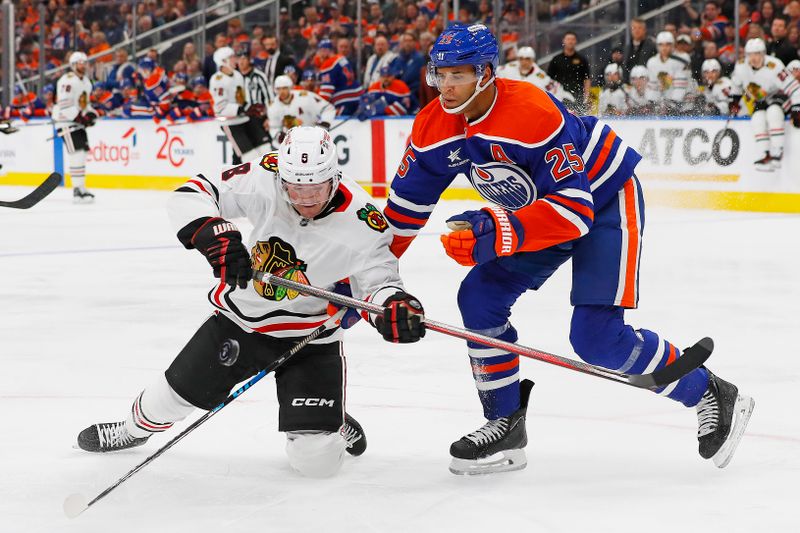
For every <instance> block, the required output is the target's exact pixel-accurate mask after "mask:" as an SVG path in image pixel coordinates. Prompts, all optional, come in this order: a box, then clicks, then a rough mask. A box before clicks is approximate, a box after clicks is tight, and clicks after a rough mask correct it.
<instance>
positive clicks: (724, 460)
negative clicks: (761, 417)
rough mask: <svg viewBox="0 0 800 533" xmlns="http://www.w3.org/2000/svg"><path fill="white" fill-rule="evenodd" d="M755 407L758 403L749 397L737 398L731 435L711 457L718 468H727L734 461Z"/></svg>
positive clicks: (740, 396)
mask: <svg viewBox="0 0 800 533" xmlns="http://www.w3.org/2000/svg"><path fill="white" fill-rule="evenodd" d="M755 406H756V402H755V401H754V400H753V399H752V398H750V397H749V396H742V395H739V396H737V397H736V404H735V405H734V407H733V425H732V426H731V431H730V434H729V435H728V438H727V439H725V444H723V445H722V447H721V448H720V449H719V451H718V452H717V453H715V454H714V455H713V456H712V457H711V460H712V461H714V465H716V467H717V468H725V467H726V466H728V463H730V462H731V459H733V454H734V452H736V447H737V446H739V441H740V440H742V436H743V435H744V430H745V429H746V428H747V423H748V422H749V421H750V415H752V414H753V409H754V408H755Z"/></svg>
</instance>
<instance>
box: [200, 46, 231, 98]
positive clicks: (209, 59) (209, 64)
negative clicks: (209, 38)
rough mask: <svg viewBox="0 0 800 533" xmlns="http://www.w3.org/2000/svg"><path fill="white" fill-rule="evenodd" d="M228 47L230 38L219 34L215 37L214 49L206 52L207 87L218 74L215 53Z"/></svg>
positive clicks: (204, 67) (204, 63)
mask: <svg viewBox="0 0 800 533" xmlns="http://www.w3.org/2000/svg"><path fill="white" fill-rule="evenodd" d="M223 46H228V36H227V35H225V34H224V33H218V34H216V35H215V36H214V44H213V48H212V49H211V50H210V51H207V52H206V57H205V59H203V76H204V77H205V78H206V87H208V85H207V83H208V80H210V79H211V76H213V75H214V73H216V72H217V64H216V63H214V51H215V50H218V49H220V48H222V47H223Z"/></svg>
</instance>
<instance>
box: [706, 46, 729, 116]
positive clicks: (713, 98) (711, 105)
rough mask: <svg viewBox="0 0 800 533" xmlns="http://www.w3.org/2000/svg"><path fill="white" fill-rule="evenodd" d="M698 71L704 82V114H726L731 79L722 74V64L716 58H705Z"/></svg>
mask: <svg viewBox="0 0 800 533" xmlns="http://www.w3.org/2000/svg"><path fill="white" fill-rule="evenodd" d="M700 71H701V72H702V74H703V81H704V82H705V86H704V91H703V97H704V98H705V102H706V114H709V115H727V114H728V112H729V107H730V101H731V80H730V79H729V78H727V77H725V76H723V75H722V65H720V63H719V61H717V60H716V59H706V60H705V61H703V64H702V66H701V67H700Z"/></svg>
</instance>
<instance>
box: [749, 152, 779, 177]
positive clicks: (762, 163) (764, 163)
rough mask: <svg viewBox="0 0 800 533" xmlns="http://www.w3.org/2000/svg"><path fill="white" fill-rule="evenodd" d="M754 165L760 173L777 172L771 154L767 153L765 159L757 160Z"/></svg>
mask: <svg viewBox="0 0 800 533" xmlns="http://www.w3.org/2000/svg"><path fill="white" fill-rule="evenodd" d="M753 165H755V169H756V170H758V171H759V172H772V171H773V170H775V167H774V166H773V160H772V156H770V155H769V152H765V153H764V157H762V158H761V159H759V160H757V161H756V162H755V163H753Z"/></svg>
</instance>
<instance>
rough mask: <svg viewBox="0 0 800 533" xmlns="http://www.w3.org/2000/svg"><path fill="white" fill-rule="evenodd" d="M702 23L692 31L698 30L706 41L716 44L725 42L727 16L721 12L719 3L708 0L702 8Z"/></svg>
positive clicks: (720, 44)
mask: <svg viewBox="0 0 800 533" xmlns="http://www.w3.org/2000/svg"><path fill="white" fill-rule="evenodd" d="M702 20H703V25H702V26H701V27H699V28H696V29H695V30H694V31H695V32H697V31H699V32H700V35H702V37H703V39H705V40H706V41H714V42H715V43H717V46H722V45H724V44H725V42H726V40H727V39H726V37H725V26H727V25H728V17H726V16H725V15H723V14H722V10H721V9H720V6H719V4H718V3H717V2H716V1H714V0H709V1H708V2H706V3H705V7H704V8H703V16H702Z"/></svg>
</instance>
